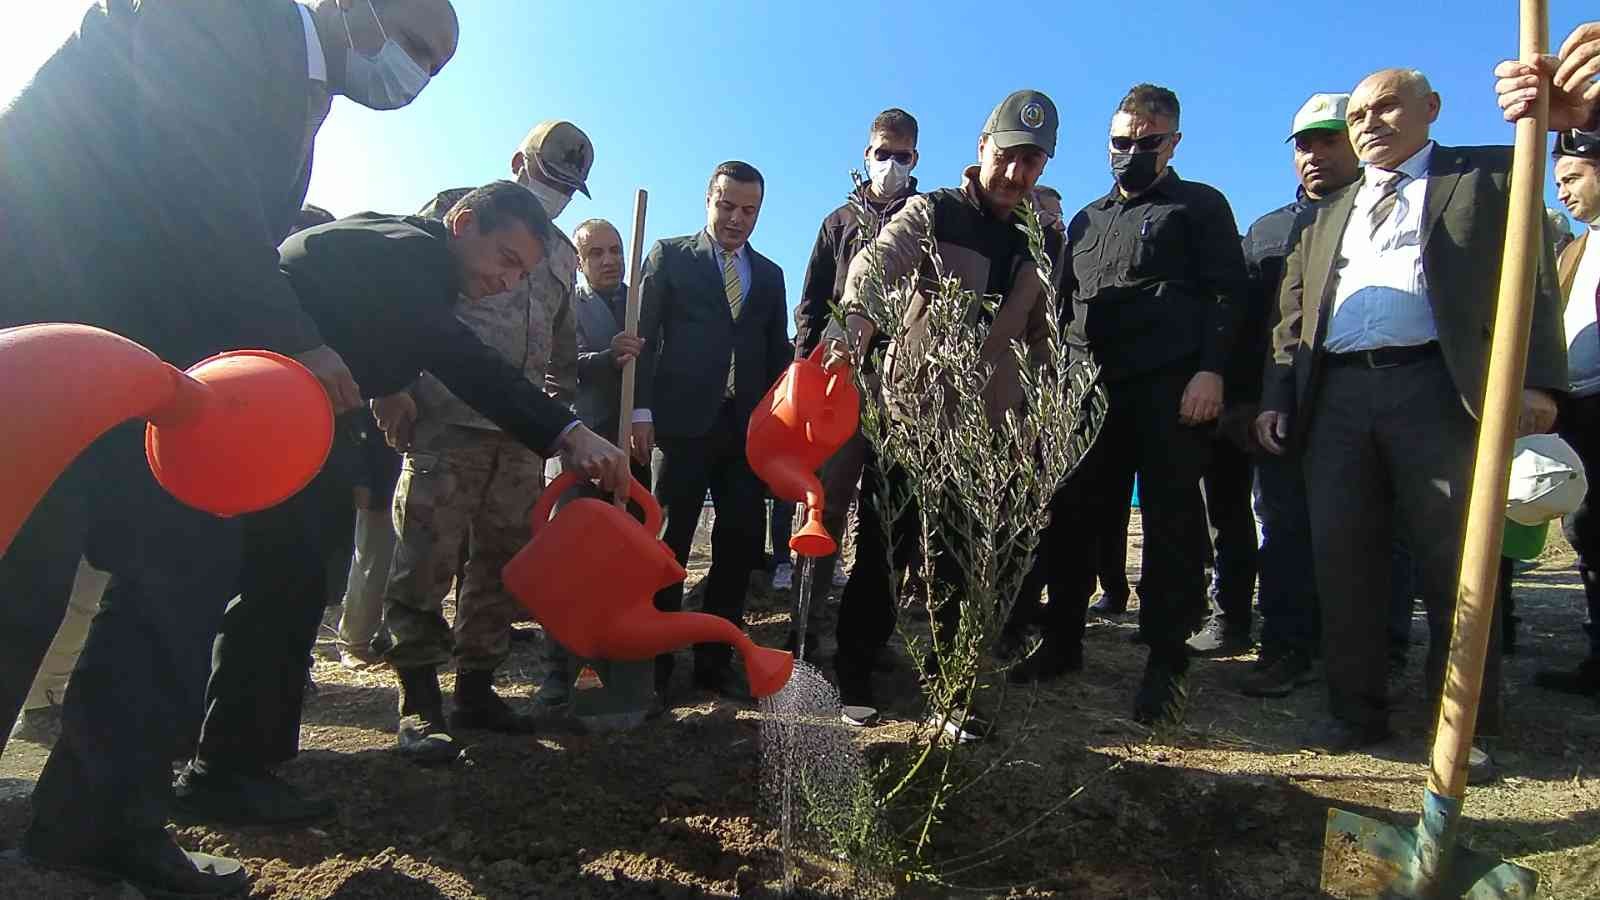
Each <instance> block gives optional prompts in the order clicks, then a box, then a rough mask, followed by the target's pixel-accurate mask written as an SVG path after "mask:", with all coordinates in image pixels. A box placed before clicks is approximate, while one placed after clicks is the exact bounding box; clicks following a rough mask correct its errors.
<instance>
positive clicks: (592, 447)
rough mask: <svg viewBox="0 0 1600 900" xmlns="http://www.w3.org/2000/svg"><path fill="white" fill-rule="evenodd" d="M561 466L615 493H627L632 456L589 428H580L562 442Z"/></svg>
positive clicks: (630, 475)
mask: <svg viewBox="0 0 1600 900" xmlns="http://www.w3.org/2000/svg"><path fill="white" fill-rule="evenodd" d="M560 452H561V464H562V466H563V467H565V468H566V469H568V470H576V471H579V472H582V473H583V474H585V475H587V476H589V477H590V478H593V479H595V480H596V481H598V482H600V487H601V488H603V489H604V490H606V491H607V492H608V493H611V494H626V493H627V492H628V479H629V478H631V477H632V473H631V472H629V471H628V455H627V454H626V453H623V452H622V450H620V449H619V448H618V447H617V445H616V444H613V443H611V442H610V441H608V440H606V439H605V438H603V437H601V436H600V435H598V434H595V433H594V432H592V431H590V430H589V429H588V427H586V426H584V425H579V426H578V427H576V428H574V429H572V430H571V431H569V432H567V433H566V436H565V437H563V438H562V439H561V448H560Z"/></svg>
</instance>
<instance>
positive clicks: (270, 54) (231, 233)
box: [0, 0, 458, 897]
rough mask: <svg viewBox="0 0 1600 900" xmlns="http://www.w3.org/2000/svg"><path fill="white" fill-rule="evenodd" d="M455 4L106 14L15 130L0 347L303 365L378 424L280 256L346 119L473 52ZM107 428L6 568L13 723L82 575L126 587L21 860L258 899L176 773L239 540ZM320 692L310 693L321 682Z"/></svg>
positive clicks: (170, 5) (95, 630)
mask: <svg viewBox="0 0 1600 900" xmlns="http://www.w3.org/2000/svg"><path fill="white" fill-rule="evenodd" d="M457 31H458V29H457V23H456V19H455V12H454V10H453V9H452V7H451V5H450V3H449V2H448V0H388V2H382V3H378V4H376V5H374V4H373V3H369V2H366V0H318V2H316V3H311V4H299V3H295V2H292V0H258V2H253V3H180V2H175V0H144V2H139V3H135V2H133V0H107V2H102V3H97V4H95V5H94V6H93V8H91V9H90V10H88V12H87V13H86V14H85V15H84V18H83V21H82V24H81V26H80V28H79V30H78V31H77V32H76V33H75V34H74V35H73V36H72V37H70V38H69V39H68V40H67V41H66V43H64V44H63V45H62V46H61V47H60V48H59V49H58V50H57V51H56V52H55V54H54V55H52V56H51V57H50V59H49V60H47V61H46V62H45V63H44V65H43V66H42V67H41V68H40V69H39V71H38V73H37V74H36V75H35V77H34V79H33V80H32V81H31V82H30V83H29V85H28V86H27V87H26V88H24V89H23V91H22V93H21V94H20V95H19V96H18V97H17V98H16V100H15V101H14V102H13V103H12V104H11V105H10V106H8V107H7V108H6V109H5V110H4V111H3V112H0V158H4V159H5V161H6V162H5V165H4V166H0V210H3V211H4V212H3V213H0V326H9V325H20V324H26V323H30V322H50V321H70V322H83V323H87V324H91V325H97V326H100V327H103V328H107V329H110V330H112V331H115V332H118V333H120V334H124V335H126V336H128V337H130V338H132V339H134V340H137V341H139V342H141V343H143V344H145V345H146V346H148V347H149V348H150V349H151V350H153V351H154V352H155V353H157V354H158V355H160V356H161V357H162V358H164V359H166V360H168V361H170V362H172V363H174V364H176V365H178V366H187V365H190V364H192V363H194V362H196V361H198V360H200V359H203V358H205V357H207V356H210V355H212V354H214V353H216V352H218V351H222V350H227V349H232V348H238V347H261V348H266V349H271V350H277V351H280V352H283V353H289V354H295V355H296V356H298V358H299V359H300V360H301V361H302V362H304V363H306V364H307V365H308V366H309V367H310V368H311V369H312V371H313V372H314V373H316V374H317V375H318V377H319V378H320V379H321V380H322V382H323V383H324V385H325V386H326V387H327V388H328V391H329V394H330V397H331V398H332V399H333V401H334V404H335V406H336V407H338V408H339V409H340V410H344V409H349V408H352V407H354V406H356V405H358V404H359V403H360V399H361V397H360V392H359V388H358V386H357V384H356V382H355V380H354V378H353V377H352V375H351V373H350V370H349V369H348V367H346V365H345V364H344V362H343V360H341V359H340V357H339V354H337V353H336V352H334V351H333V350H331V349H329V347H328V346H327V342H326V341H324V340H323V338H322V336H321V334H320V333H319V332H318V329H317V327H316V325H315V324H314V323H313V322H312V321H311V320H310V318H309V317H307V316H306V314H305V313H304V311H302V310H301V309H300V308H299V305H298V302H297V299H296V297H295V294H294V292H293V291H292V290H291V289H290V287H289V285H288V283H287V282H286V281H285V280H284V277H283V275H282V274H281V273H280V272H279V270H278V254H277V249H276V248H277V244H278V242H279V241H280V240H282V239H283V237H284V236H285V235H287V234H288V233H289V231H290V229H291V227H292V226H293V225H294V223H295V218H296V216H297V215H298V214H299V211H300V204H301V203H302V202H303V201H304V199H305V191H306V184H307V183H308V180H309V178H310V171H311V148H312V141H313V139H314V137H315V135H316V131H317V128H318V126H319V125H320V124H321V122H322V120H323V118H324V117H325V116H326V115H327V114H328V109H329V104H330V97H331V96H332V95H334V94H343V95H344V96H345V97H347V98H349V99H351V100H353V101H355V102H357V103H361V104H363V105H366V106H369V107H372V108H374V109H393V108H396V107H399V106H403V105H405V104H406V103H408V102H409V101H410V100H411V99H412V98H414V97H415V96H416V95H417V93H418V92H419V91H421V90H422V89H423V87H424V86H425V85H426V84H427V82H428V80H429V78H430V77H431V76H433V75H435V74H437V73H438V72H439V70H440V69H441V68H443V66H444V65H445V63H446V62H448V61H449V59H450V58H451V56H452V55H453V54H454V53H455V48H456V39H457ZM142 456H143V441H142V431H141V429H140V428H139V427H137V426H134V425H129V426H123V427H120V428H118V429H115V430H113V431H112V432H111V433H109V434H107V435H106V436H105V437H104V438H103V439H101V440H100V441H99V442H97V443H96V444H95V445H94V446H93V447H91V448H90V449H89V450H88V451H87V452H86V453H85V454H84V455H83V456H82V457H81V458H80V459H79V460H78V461H77V463H76V464H75V465H74V466H73V467H72V468H71V469H70V470H69V471H68V472H67V473H65V474H64V475H63V476H62V477H61V478H60V479H59V480H58V481H57V482H56V484H55V485H54V486H53V488H52V489H51V491H50V492H49V493H48V494H47V495H46V497H45V498H44V499H43V500H42V501H41V502H40V504H39V505H38V507H37V508H36V509H35V510H34V512H33V515H32V516H31V517H30V518H29V520H28V522H27V524H26V525H25V526H24V528H23V531H22V533H21V534H19V535H18V537H17V539H16V541H15V542H14V543H13V544H12V546H11V549H10V551H9V552H8V553H7V554H6V556H5V557H4V558H3V559H0V633H4V634H5V635H6V640H7V649H6V652H5V653H4V654H0V720H4V721H10V718H11V716H12V715H14V714H15V712H16V710H17V706H18V705H19V704H20V703H21V701H22V697H23V694H24V693H25V692H26V691H27V688H28V682H29V680H30V679H31V678H32V677H33V673H34V670H35V668H36V667H37V665H38V663H39V660H40V658H41V657H42V655H43V654H44V651H45V648H46V647H47V646H48V645H49V643H50V640H51V637H52V635H53V633H54V632H55V629H56V625H57V623H59V622H60V621H61V617H62V610H63V609H64V607H65V605H66V602H67V598H68V596H69V594H70V592H71V587H72V579H73V576H74V574H75V572H76V570H77V565H78V560H79V557H80V556H81V555H85V554H86V555H87V558H88V559H89V561H90V563H91V564H93V565H95V566H96V567H97V568H101V569H104V570H107V571H109V572H111V574H112V581H111V584H110V587H109V588H108V590H107V591H106V595H105V598H104V600H103V602H102V607H101V610H100V613H99V615H98V616H97V617H96V618H95V620H94V623H93V625H92V626H91V628H90V632H89V637H88V640H87V644H86V646H85V648H84V652H83V656H82V658H81V659H80V660H79V663H78V666H77V670H76V672H75V674H74V676H73V679H72V683H71V685H70V687H68V689H67V695H66V698H65V699H66V703H65V706H64V709H63V720H64V721H63V725H62V734H61V737H60V739H59V741H58V742H57V743H56V746H55V749H54V751H53V752H52V754H51V757H50V760H49V762H48V763H47V764H46V766H45V769H44V773H43V774H42V775H41V777H40V779H39V784H38V787H37V788H36V789H35V791H34V794H33V814H34V819H33V824H32V826H31V828H30V829H29V831H28V833H27V836H26V838H25V845H24V850H25V852H26V855H27V856H28V857H29V858H30V859H32V860H33V861H35V862H37V863H38V864H41V865H46V866H60V867H71V868H73V869H76V870H82V871H89V872H93V873H98V874H100V875H102V876H104V877H106V878H109V879H112V880H121V881H127V882H129V883H131V884H133V885H134V886H135V887H136V888H138V889H139V890H141V891H143V892H145V893H148V894H152V895H154V894H161V895H162V896H179V897H182V896H213V895H217V894H220V893H225V892H231V891H236V890H242V889H243V888H244V886H245V881H246V876H245V874H244V872H243V870H242V869H241V868H240V867H239V865H238V864H237V863H235V862H233V861H231V860H223V859H219V858H217V857H208V856H205V855H203V854H185V853H184V851H183V850H182V849H180V848H179V847H178V845H177V844H176V843H174V842H173V840H172V838H171V837H170V836H169V835H168V834H167V832H166V831H165V829H164V827H163V825H164V823H165V821H166V809H167V802H168V798H169V794H170V782H171V775H172V770H171V760H172V759H173V757H174V756H175V755H177V754H179V753H181V752H183V748H182V747H180V746H179V745H180V744H181V743H182V741H183V740H184V738H185V737H186V736H189V735H191V734H192V732H193V729H194V728H195V727H196V726H197V725H198V723H199V719H200V714H201V709H202V704H201V699H200V696H201V690H202V688H203V687H204V685H205V680H206V670H207V665H208V663H209V650H210V646H211V639H212V637H213V636H214V635H215V634H216V631H217V627H218V623H219V622H220V620H221V618H222V613H223V608H224V606H225V604H226V603H227V600H228V597H229V596H230V595H231V594H232V593H233V591H234V585H235V579H236V576H237V574H238V565H239V554H240V549H239V526H238V524H237V522H232V521H224V520H220V519H217V518H214V517H212V516H209V515H206V514H203V513H200V512H198V511H196V510H193V509H190V508H188V507H185V506H182V505H181V504H179V503H178V502H177V501H176V500H174V499H172V498H171V497H169V496H168V495H167V494H166V493H165V492H164V491H162V490H161V489H160V488H159V487H158V486H157V485H156V483H155V481H154V479H153V478H152V477H151V476H150V474H149V471H148V470H147V469H146V467H145V465H144V461H143V459H142ZM300 677H304V676H303V674H302V675H301V676H300Z"/></svg>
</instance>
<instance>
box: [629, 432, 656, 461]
mask: <svg viewBox="0 0 1600 900" xmlns="http://www.w3.org/2000/svg"><path fill="white" fill-rule="evenodd" d="M629 436H630V437H631V438H632V440H630V441H629V442H628V451H629V452H630V453H632V454H633V459H634V462H637V463H638V464H639V465H641V466H648V465H650V451H651V450H654V449H655V446H656V426H655V425H654V424H652V423H650V422H635V423H633V429H632V430H631V432H630V435H629Z"/></svg>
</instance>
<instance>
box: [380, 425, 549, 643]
mask: <svg viewBox="0 0 1600 900" xmlns="http://www.w3.org/2000/svg"><path fill="white" fill-rule="evenodd" d="M543 490H544V459H543V458H541V457H540V456H538V455H537V454H535V453H534V452H532V451H531V450H528V449H527V448H526V447H523V446H522V445H521V444H519V443H517V441H516V440H514V439H512V438H511V437H509V436H507V435H506V434H505V433H503V432H499V431H488V430H486V429H480V428H467V427H464V426H459V425H439V426H433V427H431V428H430V427H426V426H419V427H418V430H417V436H416V444H415V445H414V446H413V448H412V450H411V451H410V452H408V453H407V454H406V455H405V462H404V467H403V468H402V470H401V473H400V483H399V484H398V485H396V487H395V492H394V528H395V533H396V534H397V535H399V542H398V543H397V544H396V545H395V551H394V562H393V563H392V564H391V566H390V569H389V586H388V588H387V589H386V590H385V591H384V603H383V606H384V618H385V625H386V627H387V628H388V630H389V636H390V638H391V639H392V640H393V642H394V644H393V647H392V648H391V649H390V650H389V651H388V652H387V653H386V654H384V658H385V659H386V660H387V661H388V662H389V663H390V664H391V665H393V666H395V667H396V668H410V667H414V666H429V665H432V666H439V665H444V664H445V663H447V662H449V661H450V660H451V658H452V657H453V658H454V659H455V663H456V666H457V667H458V668H461V669H471V670H482V669H494V668H497V667H498V666H499V665H500V663H502V662H504V661H505V658H506V656H507V654H509V653H510V651H511V623H512V622H513V621H515V620H516V619H517V618H519V617H520V607H519V606H518V605H517V601H516V600H515V599H514V598H513V597H512V596H511V595H510V594H509V593H507V592H506V589H505V585H504V584H503V583H502V582H501V581H500V570H501V568H503V567H504V566H505V564H506V563H507V562H508V561H510V559H511V557H512V556H514V555H515V554H516V553H517V551H518V550H521V549H522V547H523V545H525V544H526V543H527V542H528V514H529V513H530V512H531V511H532V509H533V506H534V504H535V503H537V502H538V500H539V495H540V493H542V492H543ZM463 547H465V549H466V564H465V565H464V566H463V565H461V559H462V555H461V553H462V548H463ZM458 569H459V570H460V571H459V572H458ZM452 580H453V581H455V585H456V617H455V624H454V627H453V628H452V626H451V625H449V624H447V623H446V622H445V619H444V612H443V605H444V597H445V594H447V593H448V592H449V590H450V584H451V582H452Z"/></svg>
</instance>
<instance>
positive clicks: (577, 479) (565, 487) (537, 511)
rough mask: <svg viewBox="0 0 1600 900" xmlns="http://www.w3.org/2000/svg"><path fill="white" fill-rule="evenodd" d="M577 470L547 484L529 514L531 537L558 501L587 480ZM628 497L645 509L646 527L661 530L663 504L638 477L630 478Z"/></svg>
mask: <svg viewBox="0 0 1600 900" xmlns="http://www.w3.org/2000/svg"><path fill="white" fill-rule="evenodd" d="M585 480H586V479H584V478H583V477H582V476H580V475H579V474H578V473H577V472H562V473H561V474H560V475H557V476H556V480H555V481H552V482H550V483H549V484H547V485H545V488H544V493H543V494H540V495H539V502H538V503H537V504H535V505H534V507H533V512H532V513H531V514H529V522H528V526H529V528H530V533H529V538H530V539H531V538H532V537H533V536H534V535H537V534H538V533H539V529H541V528H543V527H544V526H545V525H546V523H548V522H549V521H550V512H551V511H552V510H554V509H555V507H556V501H557V500H560V499H561V496H562V495H563V494H565V493H566V492H567V491H570V490H572V488H573V487H575V486H576V485H578V484H580V483H582V482H583V481H585ZM628 499H629V500H632V501H633V502H635V503H637V504H639V508H640V509H642V510H644V527H645V530H646V531H649V532H650V533H651V534H659V533H660V532H661V506H660V505H659V504H658V503H656V498H655V497H654V496H652V495H651V494H650V490H649V489H648V488H646V487H645V486H644V485H642V484H640V483H639V479H637V478H631V477H630V478H629V479H628Z"/></svg>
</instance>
